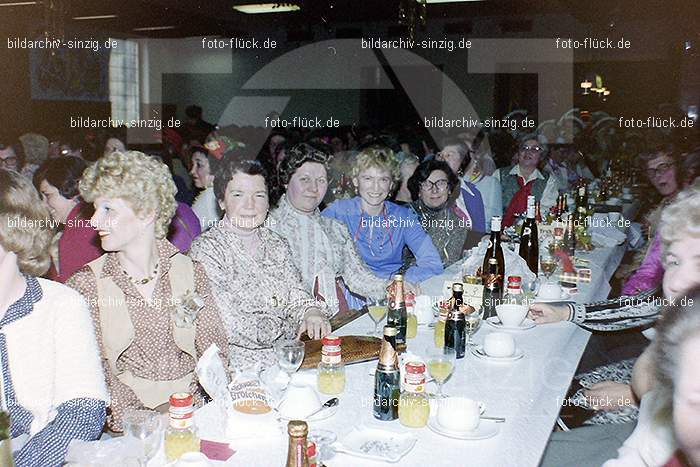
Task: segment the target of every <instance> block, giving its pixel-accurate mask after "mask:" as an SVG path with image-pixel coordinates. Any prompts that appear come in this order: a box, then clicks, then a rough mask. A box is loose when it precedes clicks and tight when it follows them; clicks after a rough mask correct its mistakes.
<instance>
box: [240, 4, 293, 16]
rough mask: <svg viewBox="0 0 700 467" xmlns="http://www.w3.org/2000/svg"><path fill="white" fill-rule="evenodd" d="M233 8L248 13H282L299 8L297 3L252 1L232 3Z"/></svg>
mask: <svg viewBox="0 0 700 467" xmlns="http://www.w3.org/2000/svg"><path fill="white" fill-rule="evenodd" d="M233 9H234V10H236V11H239V12H241V13H245V14H248V15H251V14H258V13H284V12H288V11H299V10H301V8H300V7H299V5H297V4H295V3H253V4H249V5H234V6H233Z"/></svg>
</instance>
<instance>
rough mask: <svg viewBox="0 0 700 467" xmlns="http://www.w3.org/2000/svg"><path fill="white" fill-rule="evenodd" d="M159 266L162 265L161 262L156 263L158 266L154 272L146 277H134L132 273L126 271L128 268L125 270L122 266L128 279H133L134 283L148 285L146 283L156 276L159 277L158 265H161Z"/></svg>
mask: <svg viewBox="0 0 700 467" xmlns="http://www.w3.org/2000/svg"><path fill="white" fill-rule="evenodd" d="M159 266H160V263H156V266H155V267H154V268H153V274H151V275H150V276H148V277H144V278H143V279H134V278H133V277H132V276H131V274H129V273H128V272H126V270H125V269H124V268H122V272H123V273H124V275H125V276H126V277H127V279H129V280H130V281H131V283H133V284H134V285H146V284H148V283H149V282H151V281H152V280H153V279H155V278H156V277H158V267H159Z"/></svg>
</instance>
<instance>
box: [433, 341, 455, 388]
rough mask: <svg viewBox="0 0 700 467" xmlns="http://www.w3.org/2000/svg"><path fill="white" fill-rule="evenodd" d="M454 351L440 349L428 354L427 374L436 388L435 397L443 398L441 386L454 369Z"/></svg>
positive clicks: (448, 348) (446, 348)
mask: <svg viewBox="0 0 700 467" xmlns="http://www.w3.org/2000/svg"><path fill="white" fill-rule="evenodd" d="M456 359H457V355H456V353H455V349H452V348H450V347H440V348H438V349H433V350H432V351H429V352H428V372H430V376H431V377H432V378H433V379H434V380H435V383H436V384H437V387H438V392H437V397H441V398H442V397H445V394H444V393H443V392H442V385H443V383H444V382H445V381H446V380H447V378H449V377H450V375H451V374H452V372H453V371H454V369H455V360H456Z"/></svg>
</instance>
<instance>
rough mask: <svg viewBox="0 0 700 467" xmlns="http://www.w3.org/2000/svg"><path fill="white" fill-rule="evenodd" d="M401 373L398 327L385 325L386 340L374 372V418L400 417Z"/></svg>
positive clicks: (385, 419) (392, 418)
mask: <svg viewBox="0 0 700 467" xmlns="http://www.w3.org/2000/svg"><path fill="white" fill-rule="evenodd" d="M400 396H401V373H400V372H399V357H398V354H397V353H396V328H395V327H393V326H384V340H383V341H382V347H381V349H380V350H379V363H377V371H376V373H375V374H374V404H373V414H374V418H376V419H377V420H382V421H390V420H396V419H397V418H398V417H399V397H400Z"/></svg>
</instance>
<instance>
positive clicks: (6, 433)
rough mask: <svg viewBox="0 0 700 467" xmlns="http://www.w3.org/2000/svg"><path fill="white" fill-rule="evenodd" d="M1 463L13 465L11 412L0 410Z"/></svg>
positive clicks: (9, 466) (7, 466)
mask: <svg viewBox="0 0 700 467" xmlns="http://www.w3.org/2000/svg"><path fill="white" fill-rule="evenodd" d="M0 465H2V466H6V467H13V466H14V465H15V464H14V461H13V460H12V444H11V438H10V414H9V413H7V412H4V411H2V410H0Z"/></svg>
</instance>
